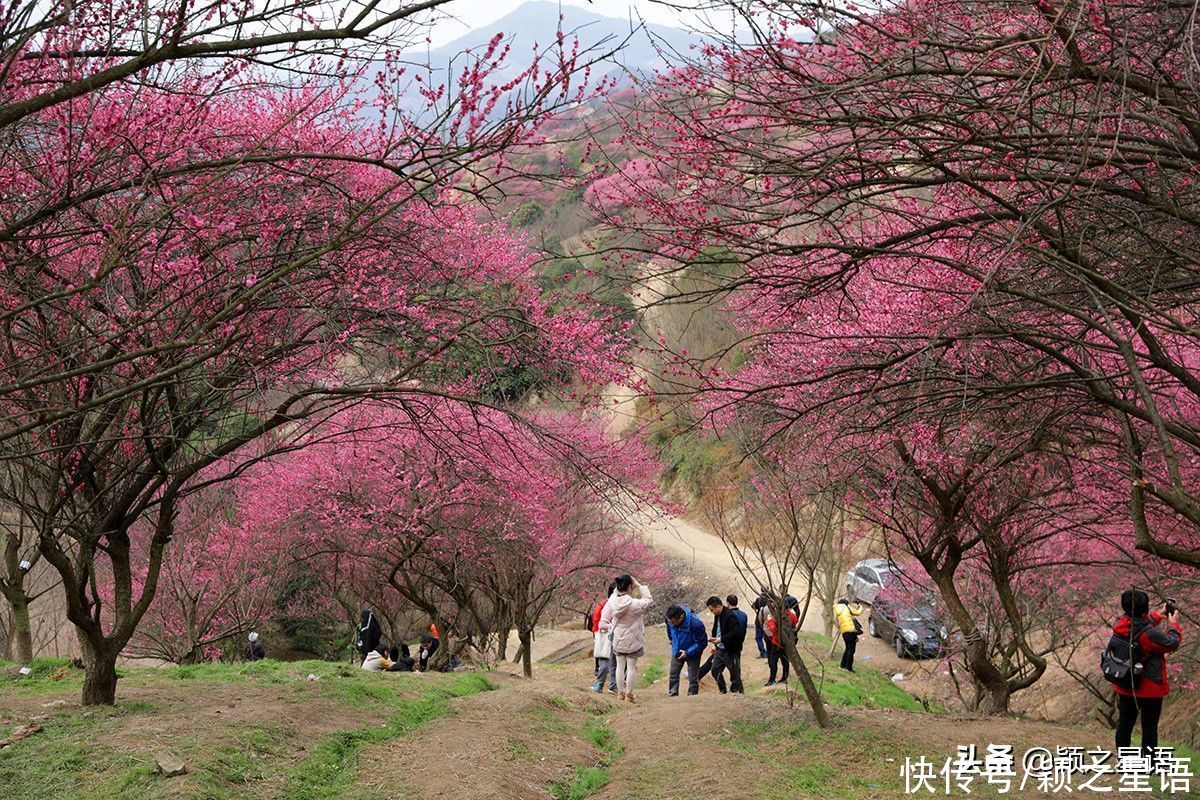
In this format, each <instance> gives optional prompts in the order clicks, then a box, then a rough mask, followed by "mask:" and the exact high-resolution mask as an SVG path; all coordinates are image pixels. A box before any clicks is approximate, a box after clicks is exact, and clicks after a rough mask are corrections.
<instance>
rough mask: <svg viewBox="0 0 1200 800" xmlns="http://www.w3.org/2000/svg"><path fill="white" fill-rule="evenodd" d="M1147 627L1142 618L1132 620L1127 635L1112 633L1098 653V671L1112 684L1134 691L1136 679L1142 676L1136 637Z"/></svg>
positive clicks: (1138, 637)
mask: <svg viewBox="0 0 1200 800" xmlns="http://www.w3.org/2000/svg"><path fill="white" fill-rule="evenodd" d="M1149 628H1150V625H1149V624H1148V623H1147V622H1145V621H1144V620H1134V621H1132V622H1131V623H1130V624H1129V635H1128V636H1122V635H1120V634H1118V633H1114V634H1113V635H1112V637H1110V638H1109V640H1108V647H1106V648H1104V652H1103V653H1101V654H1100V671H1101V672H1102V673H1103V674H1104V679H1105V680H1107V681H1108V682H1109V683H1111V684H1112V685H1113V686H1119V687H1120V688H1122V689H1126V690H1128V691H1130V692H1132V691H1134V687H1135V686H1136V685H1137V682H1138V679H1139V678H1141V677H1142V657H1141V653H1140V648H1139V647H1138V639H1140V638H1141V636H1142V634H1143V633H1145V632H1146V631H1147V630H1148V629H1149Z"/></svg>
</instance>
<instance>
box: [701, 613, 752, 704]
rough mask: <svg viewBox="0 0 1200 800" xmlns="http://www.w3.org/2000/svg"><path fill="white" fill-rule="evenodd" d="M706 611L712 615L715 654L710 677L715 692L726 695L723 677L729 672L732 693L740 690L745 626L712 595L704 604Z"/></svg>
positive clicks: (711, 639)
mask: <svg viewBox="0 0 1200 800" xmlns="http://www.w3.org/2000/svg"><path fill="white" fill-rule="evenodd" d="M706 605H707V606H708V610H709V611H710V612H711V613H712V615H713V627H712V637H711V638H709V641H710V642H712V644H713V647H714V648H716V652H715V653H713V662H712V675H713V680H715V681H716V682H717V691H719V692H720V693H721V694H725V693H726V688H725V676H724V674H723V673H724V672H725V670H726V669H728V670H729V682H730V684H732V687H733V690H734V692H740V691H741V688H742V670H741V659H742V643H743V642H745V640H746V626H745V625H744V624H742V621H741V618H740V617H739V616H738V615H737V614H735V613H734V611H733V609H731V608H728V607H726V606H725V604H724V603H722V602H721V598H719V597H717V596H716V595H713V596H712V597H710V598H708V601H707V602H706Z"/></svg>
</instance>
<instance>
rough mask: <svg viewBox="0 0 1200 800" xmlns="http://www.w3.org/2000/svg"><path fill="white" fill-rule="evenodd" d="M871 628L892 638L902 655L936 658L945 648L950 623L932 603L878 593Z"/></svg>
mask: <svg viewBox="0 0 1200 800" xmlns="http://www.w3.org/2000/svg"><path fill="white" fill-rule="evenodd" d="M867 630H868V631H870V633H871V635H872V636H878V637H879V638H881V639H883V640H885V641H889V642H891V643H892V645H893V646H894V647H895V648H896V655H897V656H899V657H900V658H934V657H936V656H937V655H938V654H940V653H941V652H942V646H943V644H944V643H945V641H946V635H947V631H946V626H945V625H943V624H942V623H941V622H940V621H939V620H938V617H937V612H936V611H935V610H934V608H933V606H930V605H920V604H917V605H914V604H910V603H905V602H902V601H901V602H897V601H895V600H892V599H889V598H887V597H882V596H881V597H878V598H876V600H875V603H874V604H873V605H872V606H871V618H870V619H869V620H868V621H867Z"/></svg>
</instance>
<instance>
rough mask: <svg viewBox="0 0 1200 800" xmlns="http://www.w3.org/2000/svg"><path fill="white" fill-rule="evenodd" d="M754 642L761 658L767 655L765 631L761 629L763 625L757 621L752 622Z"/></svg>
mask: <svg viewBox="0 0 1200 800" xmlns="http://www.w3.org/2000/svg"><path fill="white" fill-rule="evenodd" d="M754 643H755V644H756V645H758V654H759V655H760V656H762V657H763V658H766V657H767V632H766V631H764V630H763V626H762V625H759V624H758V622H755V623H754Z"/></svg>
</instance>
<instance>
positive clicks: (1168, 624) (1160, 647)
mask: <svg viewBox="0 0 1200 800" xmlns="http://www.w3.org/2000/svg"><path fill="white" fill-rule="evenodd" d="M1121 609H1122V610H1123V611H1124V612H1125V614H1124V616H1122V617H1121V619H1119V620H1117V624H1116V625H1114V626H1113V636H1112V641H1114V642H1118V643H1119V642H1126V643H1128V645H1129V648H1128V650H1129V651H1130V652H1129V655H1128V656H1127V659H1128V661H1129V663H1130V666H1131V669H1130V671H1129V674H1128V675H1127V676H1124V678H1123V680H1120V681H1116V680H1114V681H1113V688H1114V689H1116V691H1117V710H1118V718H1117V748H1118V750H1119V749H1120V748H1123V747H1129V743H1130V740H1131V738H1132V736H1133V729H1134V726H1135V725H1137V720H1138V715H1139V714H1140V715H1141V718H1142V752H1143V753H1144V754H1146V755H1147V756H1151V757H1152V756H1153V753H1154V748H1156V747H1158V718H1159V716H1160V715H1161V714H1162V707H1163V698H1165V697H1166V696H1167V695H1168V694H1169V693H1170V690H1171V687H1170V685H1169V684H1168V683H1167V658H1166V654H1167V653H1173V652H1175V651H1176V650H1178V649H1179V644H1180V642H1181V641H1182V639H1183V631H1182V629H1181V628H1180V627H1179V610H1178V609H1176V608H1175V607H1174V603H1173V602H1171V601H1167V602H1165V603H1164V604H1163V605H1162V607H1161V608H1159V610H1157V611H1155V612H1151V611H1150V596H1149V595H1148V594H1146V593H1145V592H1143V591H1140V590H1137V589H1126V590H1125V591H1124V592H1122V593H1121ZM1164 621H1165V624H1163V623H1164ZM1111 647H1112V644H1111V643H1110V648H1111Z"/></svg>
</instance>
